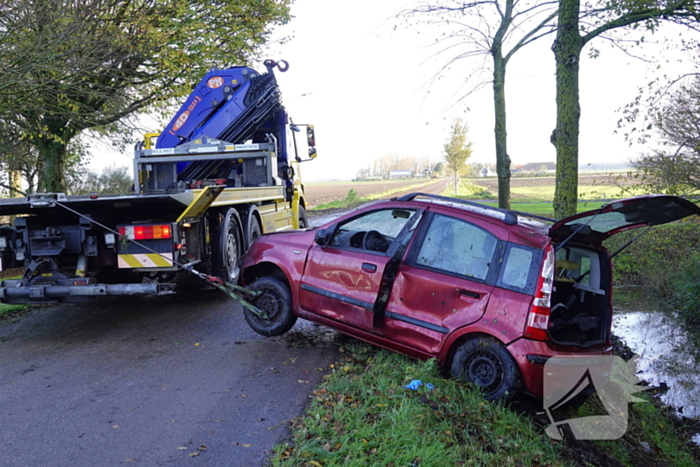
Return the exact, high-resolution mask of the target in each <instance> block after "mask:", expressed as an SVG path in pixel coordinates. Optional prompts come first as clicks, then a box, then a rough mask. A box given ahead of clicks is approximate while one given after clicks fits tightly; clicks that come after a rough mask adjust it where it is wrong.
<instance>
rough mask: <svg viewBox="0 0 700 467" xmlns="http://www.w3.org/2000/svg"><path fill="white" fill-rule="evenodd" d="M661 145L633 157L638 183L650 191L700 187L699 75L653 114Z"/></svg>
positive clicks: (677, 191) (679, 191)
mask: <svg viewBox="0 0 700 467" xmlns="http://www.w3.org/2000/svg"><path fill="white" fill-rule="evenodd" d="M654 115H655V119H654V122H653V128H654V129H656V131H657V132H658V133H659V134H660V136H661V143H662V144H661V147H660V148H658V149H656V150H654V151H652V152H651V153H649V154H645V155H643V156H640V157H639V158H638V159H636V160H635V161H634V162H633V164H634V166H635V167H636V169H637V175H638V176H639V177H640V181H641V184H642V186H643V187H644V188H645V189H646V190H648V191H650V192H652V193H668V194H674V195H690V194H692V193H696V192H697V191H698V190H700V77H699V76H696V77H695V79H694V80H692V82H691V83H689V84H686V85H682V86H680V88H679V89H677V90H676V91H675V92H673V93H672V94H671V95H670V96H669V97H668V99H667V102H666V103H665V105H663V106H662V107H661V108H660V109H658V110H657V111H656V112H655V113H654Z"/></svg>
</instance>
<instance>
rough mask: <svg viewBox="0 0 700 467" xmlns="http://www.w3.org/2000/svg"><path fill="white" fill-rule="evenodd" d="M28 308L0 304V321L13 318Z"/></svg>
mask: <svg viewBox="0 0 700 467" xmlns="http://www.w3.org/2000/svg"><path fill="white" fill-rule="evenodd" d="M29 306H30V305H8V304H6V303H0V320H3V319H7V318H9V317H11V316H15V315H17V314H19V313H20V312H22V311H24V310H26V309H27V308H28V307H29Z"/></svg>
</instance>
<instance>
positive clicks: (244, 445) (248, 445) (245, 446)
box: [241, 443, 252, 448]
mask: <svg viewBox="0 0 700 467" xmlns="http://www.w3.org/2000/svg"><path fill="white" fill-rule="evenodd" d="M241 446H243V447H244V448H249V447H251V446H252V444H247V443H246V444H241Z"/></svg>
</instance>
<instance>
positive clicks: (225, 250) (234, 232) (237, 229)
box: [219, 209, 243, 284]
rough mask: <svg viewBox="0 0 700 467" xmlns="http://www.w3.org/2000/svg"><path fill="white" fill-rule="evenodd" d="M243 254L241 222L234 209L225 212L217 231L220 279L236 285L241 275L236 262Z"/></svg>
mask: <svg viewBox="0 0 700 467" xmlns="http://www.w3.org/2000/svg"><path fill="white" fill-rule="evenodd" d="M242 254H243V235H242V230H241V221H240V220H239V217H238V213H237V212H236V210H235V209H229V210H228V211H226V215H225V217H224V220H223V222H222V223H221V228H220V229H219V261H221V268H220V271H221V278H222V279H223V280H225V281H226V282H230V283H232V284H236V283H237V282H238V278H239V277H240V275H241V267H240V266H239V264H238V261H239V260H240V259H241V255H242Z"/></svg>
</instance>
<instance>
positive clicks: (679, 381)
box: [613, 302, 700, 418]
mask: <svg viewBox="0 0 700 467" xmlns="http://www.w3.org/2000/svg"><path fill="white" fill-rule="evenodd" d="M648 303H649V302H647V305H646V307H647V309H644V305H642V306H640V305H639V304H634V303H626V304H619V305H616V306H615V317H614V320H613V332H614V333H615V334H616V335H617V336H619V337H620V338H622V339H623V340H624V341H625V343H626V344H627V345H628V346H629V347H630V348H631V349H632V351H634V352H635V353H636V354H638V355H640V357H641V358H640V359H639V361H638V368H639V370H640V373H639V377H640V378H642V379H644V380H646V381H649V383H650V384H652V385H653V386H658V385H660V384H661V383H666V384H667V385H668V392H666V394H664V395H662V396H661V400H662V401H663V402H664V403H666V404H667V405H670V406H671V407H674V408H675V409H676V410H677V411H678V413H679V414H681V415H684V416H686V417H692V418H699V417H700V385H698V381H700V368H699V367H698V363H700V350H699V349H698V348H697V346H696V345H695V344H694V343H693V342H691V336H690V334H689V333H688V331H687V330H686V329H685V328H684V326H683V323H682V322H681V321H680V320H678V319H676V318H675V317H673V316H672V315H671V314H669V313H665V312H662V311H656V310H652V311H650V310H648V308H649V307H650V308H654V307H653V306H650V305H649V304H648Z"/></svg>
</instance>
